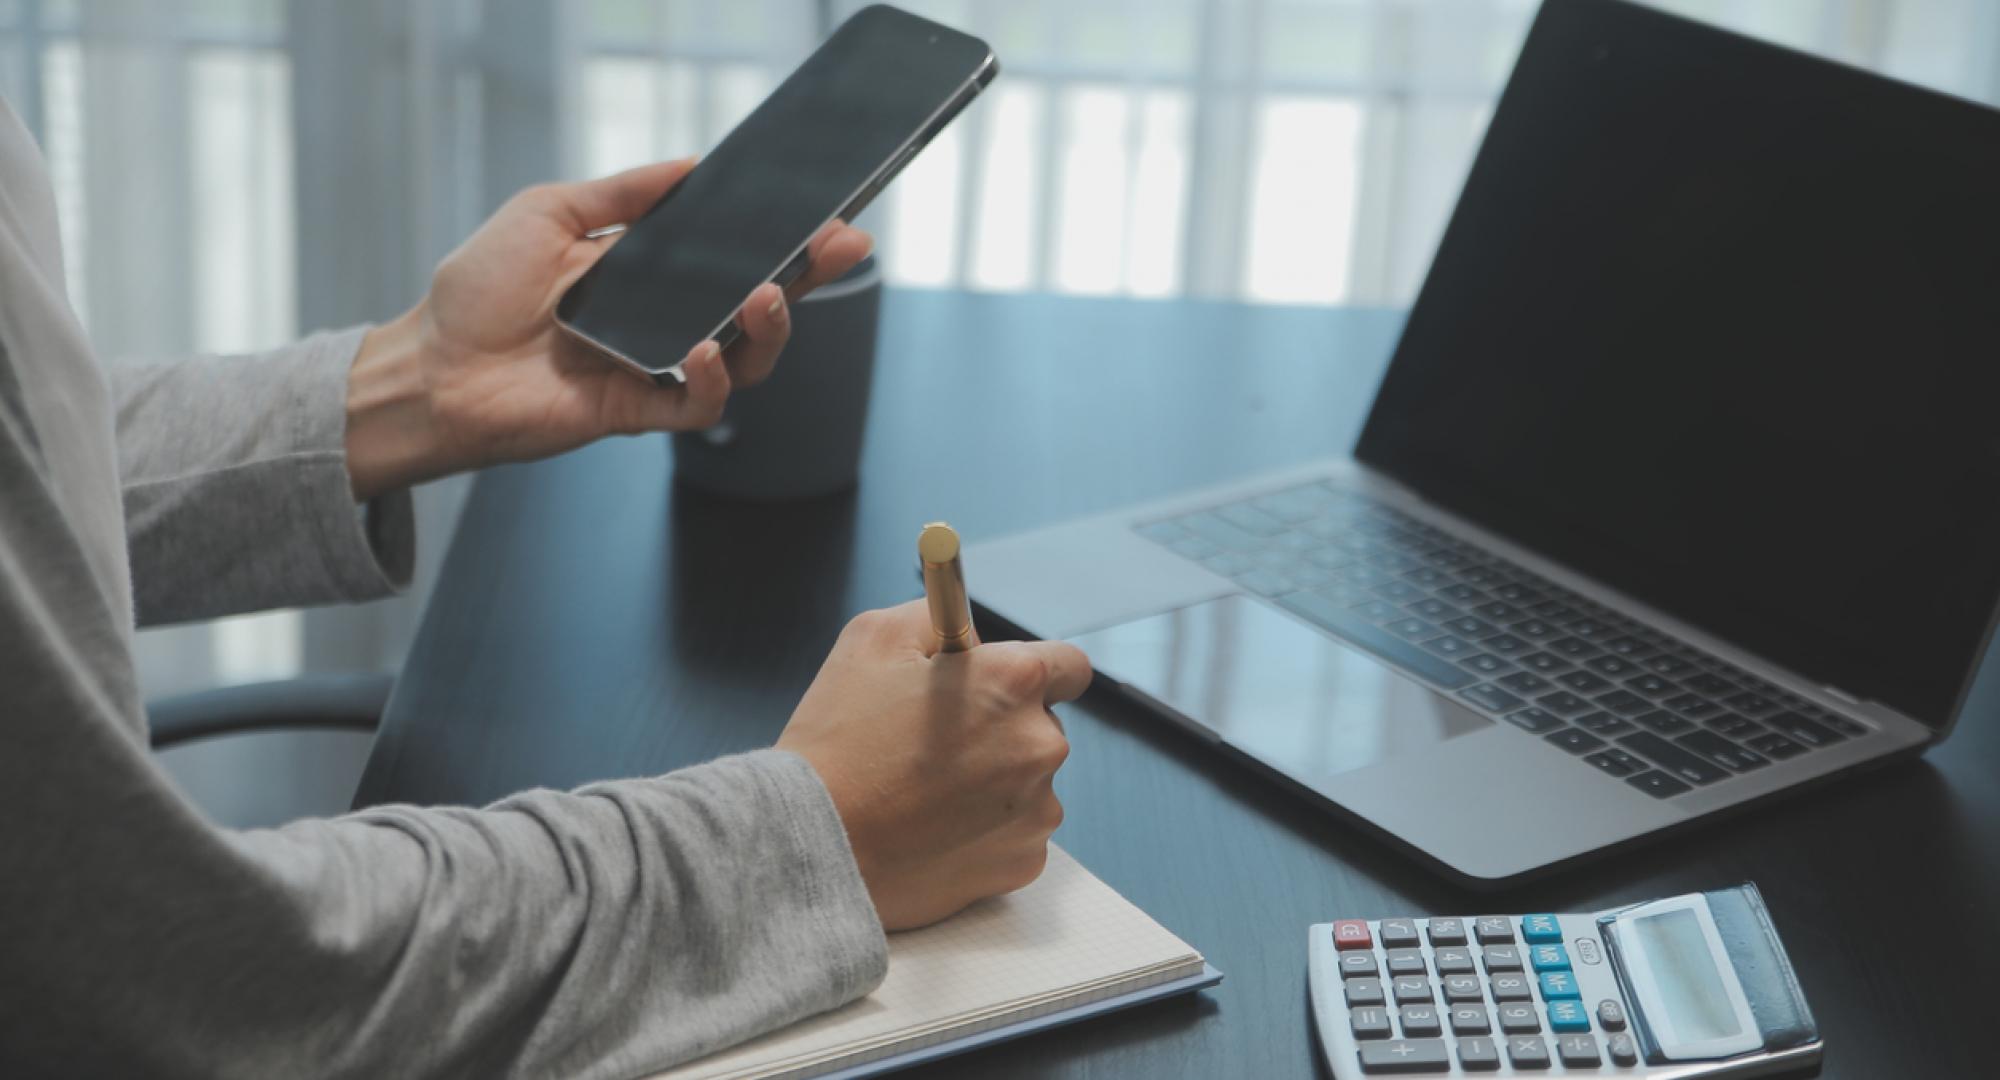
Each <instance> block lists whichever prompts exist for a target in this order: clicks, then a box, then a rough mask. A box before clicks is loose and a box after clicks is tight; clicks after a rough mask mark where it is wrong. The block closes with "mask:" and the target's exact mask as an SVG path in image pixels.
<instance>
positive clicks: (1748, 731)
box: [1701, 712, 1764, 739]
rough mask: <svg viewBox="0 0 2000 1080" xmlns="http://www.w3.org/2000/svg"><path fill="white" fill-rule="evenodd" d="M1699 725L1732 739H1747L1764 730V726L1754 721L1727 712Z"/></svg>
mask: <svg viewBox="0 0 2000 1080" xmlns="http://www.w3.org/2000/svg"><path fill="white" fill-rule="evenodd" d="M1701 723H1702V726H1703V727H1706V728H1707V729H1709V730H1710V731H1714V732H1719V733H1720V734H1723V735H1727V736H1729V737H1730V738H1732V739H1747V738H1749V737H1750V736H1752V735H1755V734H1757V733H1758V732H1760V731H1762V730H1764V725H1762V724H1759V723H1758V722H1757V721H1755V720H1750V719H1746V718H1744V717H1741V716H1738V715H1736V714H1735V713H1727V712H1726V713H1723V714H1721V715H1720V716H1711V717H1709V718H1708V719H1706V720H1703V721H1702V722H1701Z"/></svg>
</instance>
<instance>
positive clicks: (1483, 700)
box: [1458, 683, 1527, 713]
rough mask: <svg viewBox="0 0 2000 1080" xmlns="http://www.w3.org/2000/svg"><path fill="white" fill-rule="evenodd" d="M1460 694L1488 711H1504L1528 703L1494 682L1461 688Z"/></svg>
mask: <svg viewBox="0 0 2000 1080" xmlns="http://www.w3.org/2000/svg"><path fill="white" fill-rule="evenodd" d="M1458 694H1459V696H1460V697H1462V698H1464V699H1466V700H1467V701H1470V702H1472V703H1473V704H1474V705H1477V706H1479V707H1480V708H1482V709H1485V710H1486V711H1487V712H1496V713H1503V712H1507V711H1509V710H1511V709H1518V708H1520V707H1521V706H1523V705H1526V704H1527V702H1525V701H1522V700H1521V699H1520V698H1517V697H1515V696H1514V695H1512V694H1510V693H1508V692H1507V691H1505V690H1502V689H1500V688H1499V687H1497V686H1495V685H1493V684H1492V683H1480V684H1479V685H1478V686H1475V687H1472V688H1471V689H1469V690H1460V691H1459V692H1458Z"/></svg>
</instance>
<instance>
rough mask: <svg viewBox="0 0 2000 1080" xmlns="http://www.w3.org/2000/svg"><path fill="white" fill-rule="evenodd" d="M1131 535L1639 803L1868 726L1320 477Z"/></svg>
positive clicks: (1705, 783) (1826, 743)
mask: <svg viewBox="0 0 2000 1080" xmlns="http://www.w3.org/2000/svg"><path fill="white" fill-rule="evenodd" d="M1137 531H1138V532H1139V534H1140V535H1142V536H1144V537H1146V538H1147V539H1150V540H1152V541H1154V542H1155V543H1158V544H1161V545H1163V546H1165V547H1167V548H1168V549H1170V550H1172V551H1174V552H1175V553H1176V554H1179V555H1181V556H1182V557H1184V558H1187V559H1191V560H1193V561H1195V562H1198V563H1200V564H1202V565H1203V566H1205V567H1207V568H1209V569H1210V570H1213V571H1215V572H1216V573H1218V574H1222V575H1224V576H1226V577H1230V578H1233V579H1235V581H1236V582H1237V584H1239V585H1241V586H1242V587H1243V588H1244V589H1245V590H1247V591H1249V592H1253V593H1257V594H1259V595H1262V596H1265V597H1268V598H1270V599H1271V601H1272V602H1274V603H1276V604H1277V605H1279V606H1280V607H1283V608H1285V609H1286V610H1288V611H1290V612H1292V613H1293V614H1295V615H1298V616H1299V617H1300V618H1303V619H1305V620H1306V621H1308V622H1311V623H1313V624H1315V625H1317V626H1319V627H1322V628H1323V629H1325V630H1327V631H1329V632H1331V633H1332V634H1333V635H1334V636H1336V637H1339V638H1341V639H1343V640H1345V641H1347V642H1349V643H1350V644H1353V645H1356V646H1359V647H1360V648H1363V649H1366V650H1367V651H1369V652H1371V653H1373V654H1374V655H1375V656H1377V657H1379V658H1380V659H1382V660H1384V661H1386V662H1388V663H1389V664H1391V665H1392V666H1394V667H1396V668H1398V669H1400V670H1402V671H1403V672H1405V673H1406V674H1409V675H1411V676H1414V677H1415V678H1417V679H1419V680H1421V681H1423V682H1426V683H1429V684H1430V685H1432V686H1434V687H1436V688H1437V689H1439V690H1441V691H1444V692H1446V693H1450V694H1453V695H1455V696H1457V697H1458V698H1459V699H1460V700H1461V701H1464V702H1465V703H1467V704H1468V705H1470V706H1471V707H1472V708H1474V709H1475V710H1477V711H1479V712H1483V713H1485V714H1487V715H1488V716H1491V717H1494V718H1496V719H1500V720H1503V721H1505V722H1507V723H1509V724H1511V725H1513V726H1514V727H1516V728H1519V729H1520V730H1521V731H1523V732H1525V733H1527V734H1528V735H1531V736H1534V737H1537V738H1541V739H1544V740H1546V741H1548V742H1549V743H1550V744H1551V745H1553V746H1556V747H1559V748H1561V749H1562V750H1564V751H1567V752H1568V753H1570V754H1573V755H1575V756H1576V757H1577V759H1578V760H1579V761H1581V762H1583V763H1585V764H1587V765H1589V766H1590V767H1592V768H1594V769H1596V770H1597V771H1599V772H1602V773H1605V774H1606V775H1609V776H1612V777H1615V778H1617V779H1620V780H1623V781H1625V782H1626V783H1628V784H1630V785H1632V786H1633V787H1635V788H1637V789H1639V790H1640V791H1643V792H1645V793H1647V794H1648V795H1652V796H1654V797H1656V798H1662V799H1665V798H1672V797H1673V796H1676V795H1682V794H1685V793H1687V792H1689V791H1692V790H1694V789H1695V788H1699V787H1706V786H1708V785H1710V784H1715V783H1720V782H1723V781H1726V780H1728V779H1729V778H1730V777H1732V776H1737V775H1741V774H1743V773H1749V772H1754V771H1756V770H1758V769H1761V768H1763V767H1765V766H1766V765H1769V764H1770V763H1771V762H1773V761H1783V760H1785V759H1787V758H1792V757H1796V756H1798V755H1800V754H1804V753H1808V752H1810V751H1813V750H1817V749H1820V748H1822V747H1827V746H1831V745H1833V744H1834V743H1838V742H1843V741H1845V740H1846V739H1848V738H1850V737H1853V736H1859V735H1864V734H1866V733H1867V732H1868V728H1866V727H1865V726H1863V725H1862V724H1860V723H1858V722H1856V721H1854V720H1852V719H1849V718H1848V717H1844V716H1839V715H1837V714H1834V713H1831V712H1828V711H1827V710H1825V709H1822V708H1820V707H1819V706H1817V705H1814V704H1812V703H1810V702H1807V701H1804V700H1802V699H1800V698H1798V697H1795V696H1792V695H1790V694H1787V693H1786V692H1784V691H1782V690H1780V689H1778V688H1777V687H1775V686H1772V685H1771V684H1770V683H1768V682H1765V681H1764V680H1761V679H1759V678H1757V677H1756V676H1753V675H1751V674H1749V673H1748V672H1745V671H1743V670H1742V669H1740V668H1737V667H1734V666H1732V665H1730V664H1728V663H1725V662H1723V661H1722V660H1719V659H1717V658H1715V657H1714V656H1711V655H1709V654H1707V653H1704V652H1702V651H1701V650H1698V649H1695V648H1693V647H1692V646H1689V645H1687V644H1685V643H1683V642H1680V641H1676V640H1674V639H1672V638H1669V637H1667V636H1666V635H1664V634H1661V633H1658V632H1656V631H1654V630H1651V629H1648V628H1646V627H1644V626H1642V625H1640V624H1639V623H1637V622H1634V621H1632V620H1631V619H1628V618H1625V617H1624V616H1621V615H1618V614H1616V613H1614V612H1612V611H1609V610H1608V609H1605V608H1603V607H1601V606H1599V605H1597V604H1595V603H1593V602H1591V601H1590V600H1587V599H1585V598H1583V597H1581V596H1578V595H1577V594H1575V593H1573V592H1570V591H1569V590H1567V589H1564V588H1562V587H1561V586H1559V585H1556V584H1554V583H1553V582H1550V581H1548V580H1547V579H1545V578H1542V577H1540V576H1538V575H1536V574H1534V573H1531V572H1530V571H1528V570H1525V569H1523V568H1521V567H1519V566H1516V565H1514V564H1513V563H1511V562H1508V561H1507V560H1505V559H1502V558H1500V557H1498V556H1496V555H1494V554H1492V553H1490V552H1487V551H1485V550H1483V549H1481V548H1478V547H1475V546H1474V545H1472V544H1469V543H1466V542H1465V541H1462V540H1459V539H1457V538H1455V537H1453V536H1451V535H1449V534H1447V533H1445V532H1443V531H1442V530H1439V529H1437V528H1435V527H1433V526H1431V525H1427V524H1425V523H1424V522H1421V521H1418V520H1417V519H1415V518H1413V517H1410V516H1409V515H1407V514H1404V513H1402V512H1400V511H1398V510H1395V509H1393V508H1391V507H1388V506H1385V505H1383V504H1382V503H1379V502H1377V501H1375V500H1373V499H1370V498H1368V497H1367V496H1364V495H1361V494H1358V493H1355V492H1352V491H1348V490H1346V489H1343V488H1339V487H1336V486H1333V485H1331V484H1318V483H1314V484H1301V485H1299V486H1297V487H1293V488H1287V489H1285V490H1283V491H1278V492H1273V493H1270V494H1266V495H1259V496H1255V497H1253V498H1248V499H1242V500H1239V501H1236V502H1230V503H1225V504H1222V505H1220V506H1215V507H1211V508H1209V509H1207V510H1201V511H1196V512H1194V513H1191V514H1183V515H1180V516H1178V517H1174V518H1169V519H1166V520H1163V521H1154V522H1149V523H1146V524H1143V525H1140V526H1138V527H1137Z"/></svg>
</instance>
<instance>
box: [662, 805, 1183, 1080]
mask: <svg viewBox="0 0 2000 1080" xmlns="http://www.w3.org/2000/svg"><path fill="white" fill-rule="evenodd" d="M1201 963H1202V961H1201V957H1200V955H1199V954H1197V953H1196V952H1195V951H1194V950H1193V949H1191V948H1189V947H1188V946H1187V944H1186V943H1185V942H1182V941H1181V940H1180V939H1179V938H1177V937H1175V936H1174V935H1172V934H1170V933H1168V932H1167V930H1166V929H1165V928H1164V927H1162V926H1161V925H1160V924H1159V923H1156V922H1154V921H1153V920H1152V919H1151V918H1150V917H1149V916H1147V914H1146V913H1145V912H1143V911H1140V910H1139V909H1138V908H1136V907H1134V906H1133V905H1132V904H1131V902H1130V901H1127V900H1126V899H1125V898H1124V897H1122V896H1120V895H1118V893H1117V892H1116V891H1115V890H1113V889H1112V888H1111V887H1110V886H1108V885H1106V884H1104V883H1103V882H1101V881H1099V880H1097V878H1096V877H1095V876H1094V875H1092V874H1091V872H1090V871H1088V870H1085V869H1084V868H1083V866H1082V865H1081V864H1079V863H1078V862H1077V861H1076V860H1075V859H1072V858H1070V856H1069V854H1068V853H1067V852H1065V851H1063V850H1062V849H1061V848H1058V847H1056V846H1055V845H1053V844H1051V845H1050V846H1049V862H1048V868H1047V869H1045V870H1044V871H1043V872H1042V876H1041V877H1040V878H1038V879H1036V881H1035V883H1034V884H1032V885H1030V886H1028V887H1027V888H1025V889H1022V890H1021V891H1019V892H1016V893H1011V894H1009V895H1007V896H1001V897H996V898H994V899H992V900H986V901H983V902H981V903H979V904H975V905H973V906H972V907H970V908H967V909H966V910H965V911H962V912H960V913H959V914H957V915H954V916H952V917H951V918H949V919H947V920H945V921H944V922H942V923H939V924H937V925H936V926H929V927H925V928H924V929H922V930H910V931H906V932H904V933H900V934H891V935H890V936H889V973H888V975H887V976H886V977H885V978H884V979H883V980H882V985H881V986H879V987H877V988H876V990H875V992H874V993H873V994H870V995H868V996H867V997H865V998H863V999H861V1000H860V1001H856V1002H854V1003H852V1004H849V1005H847V1006H845V1007H843V1008H840V1009H835V1010H834V1011H832V1012H830V1013H826V1014H823V1015H821V1016H816V1017H813V1018H811V1019H808V1020H805V1021H802V1022H800V1023H798V1024H794V1025H793V1026H791V1027H789V1028H786V1029H784V1030H782V1031H778V1032H773V1033H772V1034H770V1035H766V1036H764V1037H762V1038H759V1039H755V1040H752V1041H750V1042H748V1043H744V1044H743V1045H741V1046H738V1047H736V1048H734V1049H731V1050H725V1051H723V1052H722V1053H719V1054H714V1055H711V1056H709V1057H706V1058H703V1059H701V1060H699V1061H694V1062H690V1063H688V1064H686V1065H683V1066H680V1067H679V1068H676V1069H673V1070H671V1071H669V1072H665V1073H661V1074H659V1076H658V1078H657V1080H720V1078H724V1077H728V1078H737V1077H766V1076H795V1075H804V1076H810V1075H815V1074H818V1073H821V1072H826V1071H830V1070H831V1069H833V1068H835V1067H840V1066H849V1065H856V1064H860V1063H863V1062H867V1061H873V1060H879V1059H881V1058H884V1057H888V1056H890V1055H891V1054H896V1053H901V1052H904V1051H907V1050H914V1049H919V1048H921V1047H924V1046H930V1045H935V1044H936V1043H938V1042H941V1041H944V1040H945V1039H947V1038H955V1037H958V1036H961V1035H966V1034H972V1033H975V1032H978V1031H984V1030H991V1029H993V1028H996V1027H1000V1026H1003V1025H1005V1024H1009V1023H1014V1022H1017V1021H1020V1020H1025V1019H1030V1018H1032V1017H1036V1016H1042V1015H1047V1014H1049V1013H1052V1012H1056V1011H1059V1010H1061V1009H1066V1008H1072V1007H1074V1006H1077V1005H1082V1004H1087V1003H1089V1002H1092V1001H1096V1000H1101V999H1103V998H1106V997H1110V996H1112V995H1114V994H1120V993H1126V992H1129V991H1132V990H1137V989H1142V988H1144V987H1147V986H1152V985H1157V984H1159V983H1162V982H1166V981H1168V980H1170V979H1174V978H1178V977H1180V976H1182V975H1186V974H1190V973H1191V972H1193V971H1199V970H1200V969H1201Z"/></svg>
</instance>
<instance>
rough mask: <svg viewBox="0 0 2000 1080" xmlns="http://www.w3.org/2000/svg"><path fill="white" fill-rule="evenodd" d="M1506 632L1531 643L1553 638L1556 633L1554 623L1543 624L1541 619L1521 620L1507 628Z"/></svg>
mask: <svg viewBox="0 0 2000 1080" xmlns="http://www.w3.org/2000/svg"><path fill="white" fill-rule="evenodd" d="M1507 631H1508V632H1509V633H1511V634H1514V635H1516V636H1518V637H1524V638H1528V639H1530V640H1532V641H1544V640H1547V639H1549V638H1552V637H1555V636H1556V634H1557V632H1558V631H1557V630H1556V627H1555V624H1554V623H1549V622H1544V621H1543V620H1541V619H1522V620H1521V621H1520V622H1517V623H1515V624H1514V625H1512V626H1509V627H1508V628H1507Z"/></svg>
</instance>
